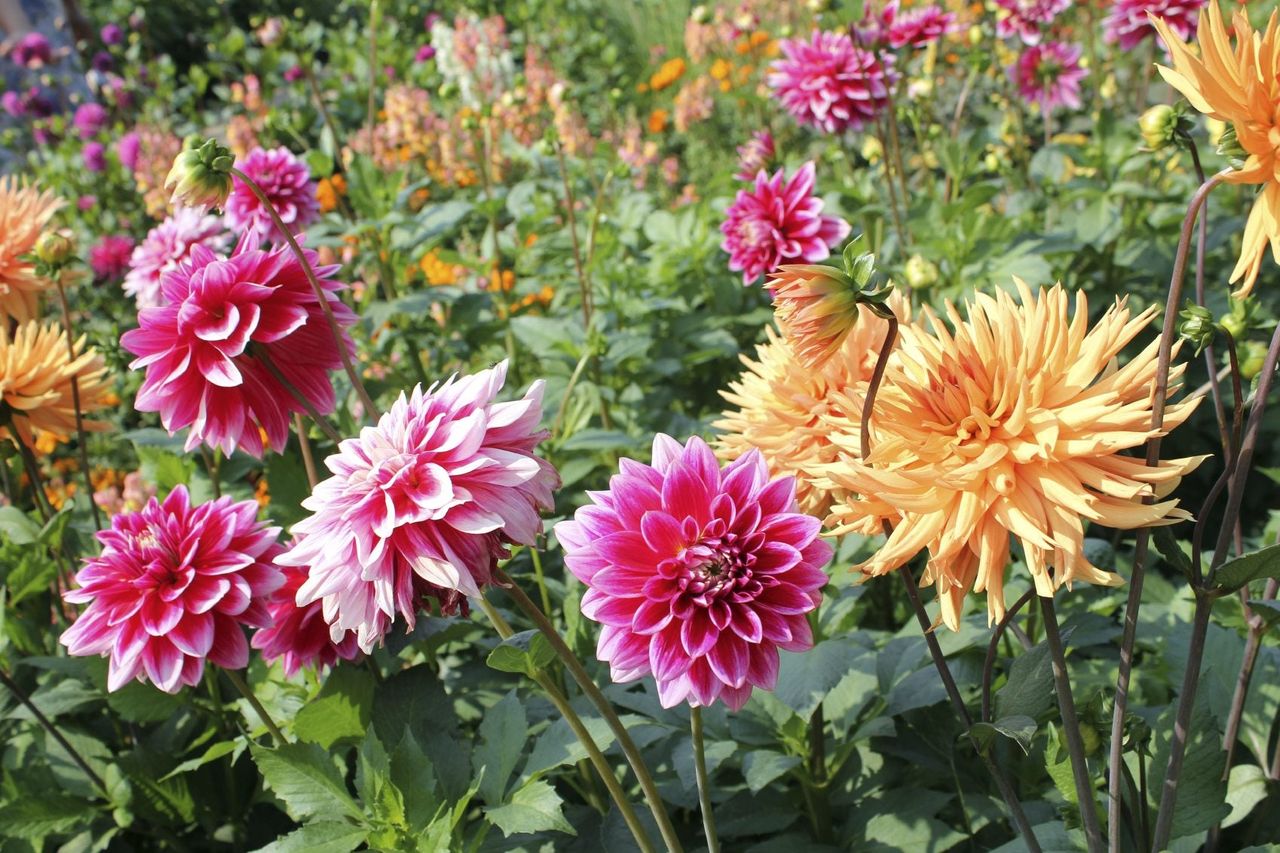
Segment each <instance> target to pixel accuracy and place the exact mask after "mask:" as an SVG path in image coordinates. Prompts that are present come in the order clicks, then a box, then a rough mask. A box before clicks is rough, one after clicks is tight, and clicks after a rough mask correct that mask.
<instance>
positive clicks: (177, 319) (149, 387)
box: [120, 234, 356, 457]
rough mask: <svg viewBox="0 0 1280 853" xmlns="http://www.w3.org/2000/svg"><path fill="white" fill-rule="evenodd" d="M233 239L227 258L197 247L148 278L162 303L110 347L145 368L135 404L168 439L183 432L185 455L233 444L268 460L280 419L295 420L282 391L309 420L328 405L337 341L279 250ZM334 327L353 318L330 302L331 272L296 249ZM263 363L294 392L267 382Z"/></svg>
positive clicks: (285, 430) (334, 289) (332, 400)
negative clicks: (155, 418)
mask: <svg viewBox="0 0 1280 853" xmlns="http://www.w3.org/2000/svg"><path fill="white" fill-rule="evenodd" d="M252 239H253V238H252V237H251V236H250V235H248V234H247V235H245V237H243V238H242V239H241V240H240V243H239V244H238V245H237V246H236V248H235V250H234V251H233V252H232V253H231V255H230V256H228V257H225V258H223V257H219V256H217V255H215V254H214V253H213V252H211V251H210V250H209V249H207V248H206V247H204V246H202V245H193V246H192V247H191V249H190V256H189V257H188V258H187V259H186V260H185V261H182V262H181V263H179V264H178V266H177V268H176V269H174V270H171V271H169V272H167V273H164V274H163V275H162V276H161V279H160V292H161V299H162V304H161V305H160V306H158V307H155V308H143V309H142V310H141V311H139V312H138V326H139V328H137V329H133V330H131V331H129V332H126V333H125V334H124V336H123V337H122V338H121V339H120V343H121V344H122V345H123V346H124V348H125V349H127V350H129V351H130V352H132V353H133V354H134V355H136V356H138V357H137V358H136V359H134V361H133V363H132V364H131V365H130V367H132V368H134V369H135V370H136V369H138V368H145V369H146V378H145V379H144V380H143V382H142V387H141V388H140V389H138V397H137V401H136V404H135V405H136V406H137V408H138V410H139V411H142V412H159V413H160V421H161V423H163V424H164V427H165V429H167V430H169V432H170V433H175V432H177V431H178V430H180V429H182V428H184V427H190V428H191V431H190V434H189V435H188V436H187V443H186V449H187V450H191V449H192V448H194V447H195V446H196V445H198V444H200V443H201V442H204V443H205V444H207V445H208V446H210V447H217V448H221V449H222V451H223V452H224V453H226V454H230V453H232V452H233V451H234V450H236V449H237V448H238V449H240V450H243V451H244V452H246V453H249V454H251V455H253V456H257V457H261V456H262V452H263V450H264V446H263V440H262V435H261V433H260V432H259V428H261V429H262V431H264V432H265V433H266V440H267V446H269V447H271V449H272V450H275V451H276V452H280V451H281V450H283V449H284V446H285V444H286V443H287V442H288V439H289V428H290V418H291V417H292V415H293V414H294V413H295V412H297V413H299V414H302V413H305V412H306V407H305V406H303V405H302V404H301V403H300V402H299V401H298V400H297V399H296V398H295V397H294V391H296V392H297V393H298V394H299V395H301V396H302V397H304V398H305V399H306V400H307V401H308V403H309V404H310V406H311V407H312V408H314V409H315V410H316V411H317V412H319V413H320V414H328V413H330V412H332V411H333V410H334V407H335V406H336V405H337V400H336V397H335V395H334V391H333V385H332V383H331V382H330V380H329V371H331V370H336V369H338V368H339V367H341V365H342V361H341V354H340V353H339V351H338V345H337V342H336V341H335V340H334V338H333V335H332V333H331V332H330V330H329V325H328V323H327V322H326V320H325V317H324V312H323V308H322V307H321V305H320V302H319V300H318V299H316V296H315V292H314V291H313V290H312V288H311V285H310V284H308V282H307V278H306V274H305V273H304V272H303V269H302V265H301V264H300V263H298V260H297V259H296V258H295V257H294V256H293V254H292V253H291V252H290V251H289V250H288V249H287V248H284V247H279V248H273V249H255V248H251V247H250V241H251V240H252ZM306 256H307V258H308V262H309V263H310V264H311V266H312V268H313V269H314V270H315V274H316V276H317V278H319V280H320V285H321V287H322V288H323V290H324V291H325V297H326V298H327V299H328V301H329V307H330V309H331V310H332V311H333V314H334V317H335V319H336V320H337V322H338V325H339V327H340V328H342V329H343V334H342V338H343V341H342V345H343V346H346V347H348V348H349V347H351V339H350V337H349V336H348V335H347V334H346V329H347V328H348V327H349V326H351V325H352V324H353V323H355V321H356V315H355V314H354V313H352V311H351V309H350V308H348V307H347V306H346V305H345V304H343V302H342V301H341V300H340V299H339V298H338V296H337V294H338V292H339V291H340V290H342V288H343V285H341V284H339V283H338V282H336V281H334V280H333V279H331V278H330V276H332V275H333V273H334V272H335V271H336V270H337V269H338V268H337V267H336V266H319V265H318V264H317V262H316V256H315V253H314V252H310V251H308V252H306ZM263 354H265V356H266V357H267V358H269V359H270V361H271V362H272V363H274V365H275V367H276V368H277V369H278V370H279V371H280V373H281V374H282V375H283V376H284V378H285V379H286V380H287V381H288V383H289V385H290V386H292V388H293V389H294V390H292V391H291V390H290V388H289V387H288V386H286V385H284V384H282V383H281V382H280V381H279V380H278V379H276V378H275V376H274V375H272V372H271V371H270V370H268V368H267V366H266V365H265V364H264V362H263V361H262V355H263Z"/></svg>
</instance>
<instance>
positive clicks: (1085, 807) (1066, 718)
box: [1040, 596, 1105, 853]
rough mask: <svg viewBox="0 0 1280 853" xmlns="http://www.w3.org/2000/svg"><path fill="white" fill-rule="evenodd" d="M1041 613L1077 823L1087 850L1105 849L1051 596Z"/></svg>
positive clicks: (1043, 599)
mask: <svg viewBox="0 0 1280 853" xmlns="http://www.w3.org/2000/svg"><path fill="white" fill-rule="evenodd" d="M1040 612H1041V613H1043V614H1044V636H1045V640H1046V641H1047V642H1048V643H1049V657H1050V659H1051V660H1052V662H1053V684H1054V688H1055V689H1056V690H1057V693H1058V710H1059V711H1060V712H1061V714H1062V733H1063V737H1064V738H1065V739H1066V741H1067V752H1068V753H1069V754H1070V756H1071V775H1072V776H1073V777H1074V779H1075V783H1076V798H1077V801H1078V803H1079V804H1080V823H1081V825H1082V826H1083V827H1084V837H1085V842H1086V843H1087V844H1088V845H1089V853H1099V851H1102V850H1104V849H1105V847H1104V846H1103V843H1102V827H1101V825H1099V823H1098V810H1097V806H1096V805H1095V801H1094V798H1093V782H1092V780H1091V779H1090V778H1089V764H1088V761H1087V759H1086V758H1085V753H1084V740H1083V739H1082V738H1081V737H1080V719H1079V717H1078V716H1077V715H1076V702H1075V699H1074V698H1073V697H1072V696H1071V679H1070V678H1069V677H1068V675H1067V655H1066V650H1065V649H1064V648H1063V647H1062V634H1061V633H1060V632H1059V631H1058V614H1057V612H1056V611H1055V610H1054V607H1053V599H1052V598H1046V597H1045V596H1040Z"/></svg>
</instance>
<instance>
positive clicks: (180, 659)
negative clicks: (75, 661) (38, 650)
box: [59, 486, 282, 693]
mask: <svg viewBox="0 0 1280 853" xmlns="http://www.w3.org/2000/svg"><path fill="white" fill-rule="evenodd" d="M257 517H258V505H257V503H255V502H254V501H241V502H240V503H233V502H232V500H231V498H229V497H224V498H219V499H218V500H216V501H213V502H211V503H206V504H201V505H200V506H196V507H193V506H192V505H191V497H190V495H188V494H187V489H186V487H185V486H178V487H177V488H176V489H174V490H173V491H172V492H170V493H169V496H168V497H167V498H165V500H164V503H160V502H159V501H157V500H156V499H155V498H152V499H151V500H150V501H149V502H148V503H147V505H146V506H145V507H143V509H142V511H141V512H127V513H121V514H120V515H117V516H115V517H114V518H112V519H111V528H110V529H109V530H103V531H101V532H100V533H98V534H97V537H98V541H99V542H101V543H102V554H101V555H100V556H97V557H93V558H90V559H88V560H86V561H85V566H84V568H82V569H81V570H80V571H79V572H78V573H77V574H76V584H77V586H78V587H79V588H78V589H73V590H68V591H67V592H66V593H64V594H63V598H65V599H66V600H67V601H70V602H74V603H76V604H86V603H87V604H88V605H89V606H88V608H86V609H85V611H84V612H83V613H81V614H80V618H78V619H77V620H76V621H75V624H74V625H72V626H71V627H70V628H68V629H67V630H66V631H65V632H64V633H63V635H62V637H61V639H60V641H59V642H61V643H62V644H63V645H65V646H66V647H67V651H68V652H69V653H70V654H73V655H102V656H104V657H109V658H110V659H111V664H110V668H109V673H108V676H107V689H108V690H119V689H120V688H121V687H124V686H125V685H126V684H128V683H129V681H130V680H132V679H134V678H137V679H138V680H140V681H150V682H151V683H152V684H154V685H155V686H156V687H158V688H160V689H161V690H163V691H165V692H166V693H177V692H178V690H179V689H181V687H182V685H184V684H185V685H187V686H194V685H196V684H198V683H199V682H200V677H201V676H202V675H203V674H204V663H205V660H208V661H209V662H210V663H213V664H216V665H217V666H220V667H222V668H224V669H240V668H242V667H244V666H246V665H247V664H248V663H249V644H248V642H247V641H246V640H245V636H244V631H243V629H242V628H241V626H242V625H247V626H251V627H256V628H262V627H265V626H267V625H269V624H270V623H271V615H270V614H269V613H268V612H267V608H266V604H265V599H266V596H268V595H269V594H270V593H271V592H272V591H273V590H275V589H276V587H278V586H280V583H281V581H282V578H281V577H280V572H279V570H278V569H276V567H275V566H273V565H272V563H271V559H272V557H274V556H275V555H276V553H278V552H279V550H280V546H279V544H277V542H276V536H277V534H279V532H280V528H278V527H267V526H266V525H265V524H262V523H260V522H259V521H258V520H257Z"/></svg>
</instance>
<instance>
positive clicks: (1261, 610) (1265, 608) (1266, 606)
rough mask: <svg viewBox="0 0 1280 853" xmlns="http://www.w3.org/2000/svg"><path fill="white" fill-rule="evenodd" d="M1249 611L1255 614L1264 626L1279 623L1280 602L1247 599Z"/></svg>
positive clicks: (1268, 599) (1264, 599)
mask: <svg viewBox="0 0 1280 853" xmlns="http://www.w3.org/2000/svg"><path fill="white" fill-rule="evenodd" d="M1249 609H1250V610H1251V611H1253V612H1254V613H1255V614H1257V616H1258V618H1260V619H1261V620H1262V621H1263V623H1264V624H1266V625H1274V624H1276V623H1277V622H1280V601H1276V600H1274V599H1270V598H1251V599H1249Z"/></svg>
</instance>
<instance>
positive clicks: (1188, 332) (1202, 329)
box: [1178, 301, 1218, 355]
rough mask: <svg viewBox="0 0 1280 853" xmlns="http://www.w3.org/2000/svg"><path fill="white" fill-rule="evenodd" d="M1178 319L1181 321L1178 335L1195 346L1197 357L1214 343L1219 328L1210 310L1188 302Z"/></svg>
mask: <svg viewBox="0 0 1280 853" xmlns="http://www.w3.org/2000/svg"><path fill="white" fill-rule="evenodd" d="M1178 317H1179V318H1180V320H1181V322H1180V323H1179V324H1178V334H1179V335H1180V336H1181V337H1182V339H1183V340H1184V341H1187V342H1188V343H1192V344H1195V347H1196V355H1199V354H1200V353H1201V352H1202V351H1203V350H1204V348H1205V347H1207V346H1208V345H1209V344H1211V343H1213V338H1214V336H1215V335H1216V334H1217V333H1218V326H1217V324H1216V323H1214V321H1213V313H1212V312H1210V311H1209V309H1207V308H1204V307H1202V306H1199V305H1196V304H1195V303H1193V302H1191V301H1188V302H1187V304H1186V307H1184V308H1183V309H1182V312H1181V313H1180V314H1179V315H1178Z"/></svg>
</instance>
